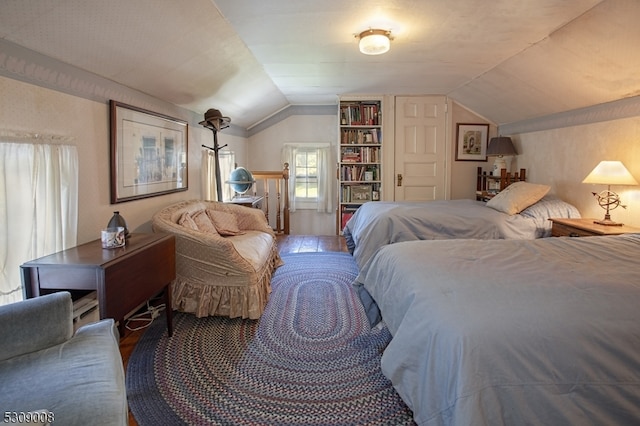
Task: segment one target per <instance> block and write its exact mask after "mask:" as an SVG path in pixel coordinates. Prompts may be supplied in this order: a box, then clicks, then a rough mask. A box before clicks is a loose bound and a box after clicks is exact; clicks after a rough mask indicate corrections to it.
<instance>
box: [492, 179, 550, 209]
mask: <svg viewBox="0 0 640 426" xmlns="http://www.w3.org/2000/svg"><path fill="white" fill-rule="evenodd" d="M550 189H551V187H550V186H548V185H538V184H535V183H529V182H515V183H512V184H511V185H509V186H507V187H506V188H505V189H504V190H502V191H500V192H499V193H498V194H496V196H495V197H493V198H492V199H490V200H489V201H487V207H491V208H492V209H495V210H498V211H499V212H503V213H506V214H516V213H520V212H521V211H522V210H524V209H526V208H527V207H529V206H530V205H532V204H534V203H536V202H538V201H540V199H541V198H542V197H544V196H545V195H546V194H547V192H549V190H550Z"/></svg>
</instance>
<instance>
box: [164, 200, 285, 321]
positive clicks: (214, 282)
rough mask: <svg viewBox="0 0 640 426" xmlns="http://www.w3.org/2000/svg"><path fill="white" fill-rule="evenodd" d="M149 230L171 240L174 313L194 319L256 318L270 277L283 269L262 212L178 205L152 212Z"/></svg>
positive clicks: (217, 205)
mask: <svg viewBox="0 0 640 426" xmlns="http://www.w3.org/2000/svg"><path fill="white" fill-rule="evenodd" d="M152 227H153V230H154V232H164V233H170V234H173V235H174V236H175V238H176V279H175V281H174V282H173V283H172V298H173V306H174V309H176V310H178V311H181V312H188V313H192V314H195V315H196V316H197V317H204V316H210V315H217V316H227V317H230V318H236V317H241V318H250V319H257V318H260V316H261V315H262V312H263V311H264V308H265V305H266V303H267V301H268V298H269V293H270V292H271V276H272V274H273V272H274V271H275V269H276V268H277V267H278V266H280V265H282V259H281V258H280V255H279V254H278V248H277V244H276V238H275V234H274V232H273V229H271V227H269V225H268V223H267V220H266V218H265V216H264V213H263V212H262V211H261V210H259V209H253V208H249V207H243V206H240V205H235V204H225V203H220V202H215V201H203V200H190V201H183V202H179V203H177V204H173V205H171V206H168V207H165V208H164V209H162V210H160V211H159V212H157V213H156V214H155V215H154V216H153V219H152Z"/></svg>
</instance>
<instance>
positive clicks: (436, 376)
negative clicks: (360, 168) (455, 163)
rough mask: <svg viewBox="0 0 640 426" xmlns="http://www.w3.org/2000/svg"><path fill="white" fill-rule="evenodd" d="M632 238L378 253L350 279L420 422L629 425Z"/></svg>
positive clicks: (637, 407) (398, 247)
mask: <svg viewBox="0 0 640 426" xmlns="http://www.w3.org/2000/svg"><path fill="white" fill-rule="evenodd" d="M638 259H640V235H625V236H615V237H588V238H543V239H537V240H527V241H517V240H492V241H480V240H439V241H417V242H404V243H399V244H393V245H388V246H385V247H382V248H381V249H380V250H379V251H378V253H377V254H376V255H375V257H373V258H372V260H371V262H369V263H368V264H367V265H366V266H365V267H364V269H363V270H361V272H360V274H359V276H358V278H357V283H356V285H362V286H364V289H366V290H367V291H368V292H369V293H370V294H371V296H372V297H373V299H374V300H375V301H376V303H377V304H378V306H379V308H380V311H381V313H382V318H383V320H384V322H385V323H386V324H387V326H388V327H389V330H390V331H391V334H392V335H393V339H392V341H391V342H390V344H389V346H388V347H387V348H386V350H385V352H384V355H383V357H382V371H383V373H384V374H385V375H386V376H387V377H388V378H389V379H390V380H391V381H392V383H393V385H394V387H395V388H396V389H397V391H398V392H399V393H400V395H401V397H402V398H403V399H404V400H405V401H406V402H407V404H408V406H409V407H410V408H411V409H412V410H413V411H414V416H415V420H416V422H417V423H418V424H420V425H465V426H467V425H492V426H493V425H503V424H504V425H515V424H540V425H543V424H544V425H569V424H571V425H574V424H575V425H577V424H579V425H605V424H606V425H612V424H640V266H639V265H640V263H639V262H638Z"/></svg>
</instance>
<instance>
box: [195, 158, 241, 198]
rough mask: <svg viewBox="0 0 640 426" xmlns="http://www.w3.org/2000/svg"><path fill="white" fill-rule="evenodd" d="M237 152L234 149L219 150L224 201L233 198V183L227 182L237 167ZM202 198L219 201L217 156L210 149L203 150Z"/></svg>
mask: <svg viewBox="0 0 640 426" xmlns="http://www.w3.org/2000/svg"><path fill="white" fill-rule="evenodd" d="M235 158H236V156H235V153H234V152H233V151H218V160H219V161H220V179H221V180H222V201H229V200H230V199H231V198H233V195H234V192H233V189H231V185H229V184H227V183H225V181H226V180H229V175H230V174H231V172H232V171H233V169H234V168H235ZM202 199H203V200H209V201H217V200H218V194H217V191H216V157H215V153H214V152H213V151H211V150H210V149H203V150H202Z"/></svg>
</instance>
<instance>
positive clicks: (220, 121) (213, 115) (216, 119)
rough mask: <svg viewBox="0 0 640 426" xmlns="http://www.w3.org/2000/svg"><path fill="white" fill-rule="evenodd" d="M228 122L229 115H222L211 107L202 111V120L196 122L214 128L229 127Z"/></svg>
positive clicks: (229, 120)
mask: <svg viewBox="0 0 640 426" xmlns="http://www.w3.org/2000/svg"><path fill="white" fill-rule="evenodd" d="M230 123H231V119H230V118H229V117H223V116H222V113H221V112H220V110H217V109H215V108H211V109H209V110H207V112H205V113H204V120H203V121H201V122H200V123H198V124H200V125H201V126H204V127H207V128H209V129H210V128H211V126H213V127H215V129H216V130H220V129H225V128H227V127H229V124H230Z"/></svg>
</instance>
